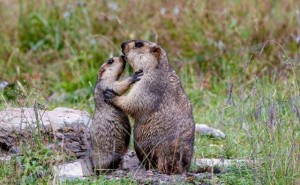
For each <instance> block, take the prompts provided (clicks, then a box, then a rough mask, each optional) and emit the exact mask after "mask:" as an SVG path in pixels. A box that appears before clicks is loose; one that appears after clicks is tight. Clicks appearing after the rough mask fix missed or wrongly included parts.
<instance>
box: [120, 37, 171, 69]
mask: <svg viewBox="0 0 300 185" xmlns="http://www.w3.org/2000/svg"><path fill="white" fill-rule="evenodd" d="M121 48H122V53H123V54H124V55H125V56H126V60H127V61H128V63H129V64H130V65H131V66H132V67H133V69H134V70H135V71H138V70H143V71H145V70H149V69H150V70H151V69H155V68H158V67H160V66H161V67H166V66H168V60H166V59H167V56H166V52H165V51H164V50H163V49H162V48H161V47H160V46H159V45H157V44H156V43H153V42H149V41H144V40H130V41H127V42H124V43H122V45H121Z"/></svg>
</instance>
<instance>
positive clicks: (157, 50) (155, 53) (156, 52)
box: [150, 46, 161, 60]
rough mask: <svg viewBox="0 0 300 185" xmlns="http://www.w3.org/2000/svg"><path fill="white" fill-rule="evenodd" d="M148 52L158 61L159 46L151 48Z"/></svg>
mask: <svg viewBox="0 0 300 185" xmlns="http://www.w3.org/2000/svg"><path fill="white" fill-rule="evenodd" d="M150 51H151V52H152V53H153V54H154V55H155V57H156V58H157V59H158V60H159V58H160V53H161V49H160V47H159V46H153V47H152V48H151V49H150Z"/></svg>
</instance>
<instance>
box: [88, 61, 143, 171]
mask: <svg viewBox="0 0 300 185" xmlns="http://www.w3.org/2000/svg"><path fill="white" fill-rule="evenodd" d="M125 64H126V62H125V60H124V58H123V57H113V58H111V59H109V60H108V61H107V62H105V63H104V64H103V65H102V66H101V67H100V69H99V72H98V79H97V84H96V87H95V92H94V101H95V113H94V117H93V120H92V124H91V126H90V133H91V159H92V167H93V169H94V171H95V172H96V173H97V174H99V173H101V172H102V171H106V170H109V169H116V168H118V167H119V165H120V163H121V161H122V158H123V155H124V154H125V152H126V151H127V148H128V145H129V140H130V134H131V127H130V124H129V120H128V116H127V115H126V114H125V113H124V112H123V111H122V110H120V109H119V108H117V107H115V106H114V105H111V104H109V103H106V102H105V101H104V96H103V91H104V90H105V89H111V90H112V91H113V92H114V93H115V94H118V95H121V94H123V93H124V92H126V90H128V89H129V87H130V85H131V84H133V83H135V82H136V81H138V80H140V77H141V75H142V73H141V72H137V73H135V74H134V75H133V76H132V77H129V78H127V79H125V80H123V81H117V80H118V79H119V77H120V76H121V74H122V72H123V70H124V68H125Z"/></svg>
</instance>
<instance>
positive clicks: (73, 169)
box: [54, 160, 93, 182]
mask: <svg viewBox="0 0 300 185" xmlns="http://www.w3.org/2000/svg"><path fill="white" fill-rule="evenodd" d="M91 175H93V172H92V168H91V163H90V161H89V160H77V161H74V162H70V163H65V164H61V165H57V166H54V177H55V178H56V179H57V180H58V181H60V182H61V181H65V180H67V179H76V178H78V179H84V178H85V177H87V176H91Z"/></svg>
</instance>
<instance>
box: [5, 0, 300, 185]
mask: <svg viewBox="0 0 300 185" xmlns="http://www.w3.org/2000/svg"><path fill="white" fill-rule="evenodd" d="M114 2H116V4H112V3H111V1H105V0H103V1H58V0H54V1H46V0H45V1H36V0H28V1H17V0H11V1H9V0H3V1H1V2H0V20H1V24H0V42H1V45H0V82H1V81H2V80H6V81H8V82H9V86H8V87H7V88H5V89H4V90H2V91H1V92H0V95H1V96H0V109H1V110H2V109H4V108H6V107H19V106H29V107H33V104H34V100H36V101H37V102H39V103H41V104H43V105H46V106H47V107H48V108H49V109H53V108H55V107H57V106H65V107H71V108H75V109H81V110H87V111H88V112H89V113H91V114H92V113H93V109H94V102H93V94H92V92H93V86H94V84H95V81H96V74H97V70H98V67H99V66H100V65H101V63H102V62H103V61H105V60H106V59H107V58H109V57H110V56H112V55H120V54H121V53H120V44H121V43H122V42H123V41H126V40H128V39H134V38H138V39H145V40H151V41H154V42H157V43H159V44H160V45H161V46H162V47H164V48H165V49H166V51H167V53H168V56H169V59H170V61H171V64H172V66H173V67H174V68H175V70H176V71H177V73H178V74H179V76H180V77H181V80H182V83H183V86H184V87H185V90H186V92H187V94H188V95H189V97H190V100H191V103H192V105H193V113H194V118H195V121H196V122H197V123H206V124H208V125H210V126H213V127H217V128H219V129H220V130H222V131H224V132H225V133H226V136H227V137H226V139H225V140H218V139H213V138H209V137H200V136H198V135H197V136H196V141H195V153H194V157H197V158H198V157H206V158H209V157H211V158H212V157H214V158H229V159H230V158H238V159H252V160H256V161H258V163H257V164H255V165H254V166H252V167H251V168H249V167H247V166H234V167H232V169H229V170H228V173H225V174H223V175H221V176H219V177H216V178H214V179H211V180H210V182H211V183H224V184H298V183H299V182H300V169H299V168H300V167H299V164H300V90H299V88H300V86H299V85H300V84H299V79H300V74H299V70H300V64H299V57H300V43H299V41H298V43H297V37H299V36H300V35H299V33H300V32H299V30H300V27H299V25H300V16H299V14H297V11H299V3H298V2H297V1H296V0H288V1H284V2H283V1H282V2H281V1H267V0H263V1H259V2H258V1H238V0H236V1H229V0H225V1H207V2H204V1H197V2H196V1H183V0H177V1H172V2H171V1H170V2H169V1H166V2H164V1H163V2H159V1H155V2H152V1H120V0H117V1H114ZM115 6H117V8H116V9H114V7H115ZM177 10H179V13H178V11H177ZM164 12H165V13H164ZM176 13H178V14H176ZM130 73H132V70H131V69H130V68H129V67H128V66H127V68H126V72H125V74H124V76H127V75H129V74H130ZM27 147H28V151H26V152H25V153H24V154H23V155H22V156H20V157H19V159H15V160H13V161H15V162H19V163H20V162H21V164H24V165H25V166H26V161H28V160H29V161H36V162H35V163H34V164H32V162H31V163H30V165H27V166H28V168H27V167H26V168H24V169H23V170H22V171H20V172H19V173H16V169H15V168H14V167H15V166H16V164H1V167H0V181H1V183H5V184H9V183H22V182H23V183H44V184H45V183H47V182H52V178H53V177H52V175H51V173H50V172H49V173H48V171H49V169H50V168H51V166H52V162H53V161H52V160H53V159H52V157H51V156H52V155H50V154H49V153H48V152H50V151H47V152H46V151H44V150H42V149H36V148H35V146H34V145H31V146H27ZM28 152H31V153H30V154H29V153H28ZM45 160H46V161H49V162H48V163H46V164H45V165H44V163H43V161H45ZM51 161H52V162H51ZM54 161H55V158H54ZM53 163H55V162H53ZM42 164H43V165H42ZM41 165H42V166H45V167H42V170H41V171H45V173H43V174H44V175H43V177H44V179H45V180H44V181H41V179H39V178H38V177H39V176H38V175H36V174H35V171H36V170H40V167H39V166H41ZM98 182H99V183H101V182H104V184H106V183H108V184H109V183H110V182H109V181H105V180H104V179H103V178H102V177H101V178H100V179H98ZM72 183H73V184H89V183H90V181H89V180H83V181H73V182H68V183H67V184H72ZM111 183H120V184H121V183H125V184H131V183H132V182H131V181H130V179H125V180H124V181H123V180H120V181H118V182H114V181H112V182H111Z"/></svg>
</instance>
